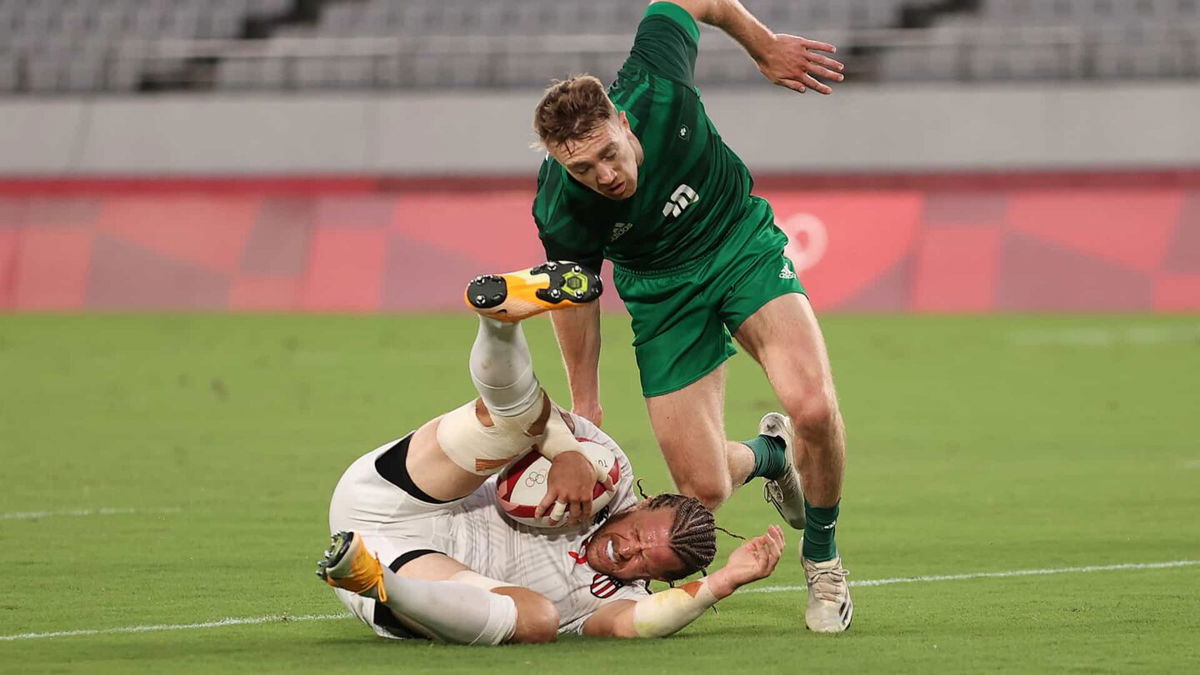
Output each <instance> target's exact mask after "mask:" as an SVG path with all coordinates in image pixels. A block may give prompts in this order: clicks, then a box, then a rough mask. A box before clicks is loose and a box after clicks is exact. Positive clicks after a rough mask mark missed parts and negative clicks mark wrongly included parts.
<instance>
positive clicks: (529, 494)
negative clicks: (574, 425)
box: [496, 438, 621, 528]
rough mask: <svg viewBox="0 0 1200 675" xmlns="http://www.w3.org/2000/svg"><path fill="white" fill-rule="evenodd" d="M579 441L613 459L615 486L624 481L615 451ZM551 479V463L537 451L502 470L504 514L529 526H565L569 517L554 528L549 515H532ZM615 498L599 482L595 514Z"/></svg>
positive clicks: (498, 488)
mask: <svg viewBox="0 0 1200 675" xmlns="http://www.w3.org/2000/svg"><path fill="white" fill-rule="evenodd" d="M578 440H579V443H580V445H589V446H591V447H590V449H591V450H593V451H599V454H600V455H601V456H603V457H605V458H610V459H608V463H609V469H608V477H609V478H610V479H611V480H612V482H613V485H616V484H617V481H619V480H620V479H621V467H620V466H619V465H618V464H617V458H616V456H615V455H613V453H612V451H611V450H609V449H608V448H606V447H604V446H603V445H600V444H599V443H595V442H593V441H587V440H584V439H582V438H580V439H578ZM549 476H550V460H548V459H546V458H545V457H543V456H542V455H541V454H540V453H539V452H538V451H537V449H536V448H535V449H533V450H530V451H529V452H527V453H525V455H523V456H522V457H521V458H520V459H518V460H517V461H515V462H513V463H512V464H510V465H509V467H508V468H507V469H505V470H504V471H502V472H501V473H500V476H499V478H498V480H497V482H496V496H497V497H498V498H499V502H500V508H501V509H502V510H503V511H504V513H505V515H507V516H508V517H509V518H512V519H513V520H515V521H517V522H518V523H522V524H525V525H529V526H530V527H540V528H556V527H563V526H564V525H566V522H567V519H566V518H563V519H562V521H560V522H559V523H558V524H557V525H551V524H550V523H549V520H550V517H549V513H546V514H545V515H543V516H542V517H541V518H534V516H533V514H534V511H535V510H536V509H537V505H538V504H540V503H541V502H542V499H543V498H544V497H545V496H546V479H547V478H548V477H549ZM612 496H613V493H611V492H609V491H608V490H605V489H604V484H603V483H600V482H597V483H596V486H595V488H594V489H593V490H592V515H593V516H594V515H596V514H597V513H599V512H600V509H602V508H604V507H605V506H607V505H608V502H609V501H610V500H612Z"/></svg>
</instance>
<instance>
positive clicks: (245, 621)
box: [0, 614, 353, 642]
mask: <svg viewBox="0 0 1200 675" xmlns="http://www.w3.org/2000/svg"><path fill="white" fill-rule="evenodd" d="M352 616H353V614H309V615H307V616H286V615H273V616H252V617H245V618H240V619H236V618H228V619H221V620H219V621H205V622H203V623H175V624H159V625H157V626H124V627H121V628H95V629H90V630H63V631H56V632H53V633H19V634H17V635H0V642H3V641H11V640H37V639H40V638H52V637H74V636H76V635H111V634H113V633H150V632H154V631H160V630H192V629H194V628H220V627H221V626H246V625H253V624H258V623H291V622H292V621H326V620H329V619H346V618H350V617H352Z"/></svg>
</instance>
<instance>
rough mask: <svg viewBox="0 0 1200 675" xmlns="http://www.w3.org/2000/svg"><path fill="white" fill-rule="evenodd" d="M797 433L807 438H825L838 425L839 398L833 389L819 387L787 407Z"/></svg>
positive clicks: (789, 403) (797, 398)
mask: <svg viewBox="0 0 1200 675" xmlns="http://www.w3.org/2000/svg"><path fill="white" fill-rule="evenodd" d="M785 407H786V408H787V411H788V416H790V417H791V418H792V424H793V425H795V428H796V433H797V434H799V435H800V436H802V437H805V438H814V437H823V436H828V435H829V434H830V433H832V432H833V431H834V430H835V429H836V428H837V425H838V423H839V422H838V406H837V398H836V397H835V396H834V394H833V391H832V390H831V389H827V388H825V387H817V388H815V389H813V390H811V391H808V392H806V393H804V394H803V395H801V396H797V397H795V398H794V399H792V400H790V401H788V402H787V405H786V406H785Z"/></svg>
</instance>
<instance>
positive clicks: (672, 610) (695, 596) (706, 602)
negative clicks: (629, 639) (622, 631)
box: [633, 577, 717, 637]
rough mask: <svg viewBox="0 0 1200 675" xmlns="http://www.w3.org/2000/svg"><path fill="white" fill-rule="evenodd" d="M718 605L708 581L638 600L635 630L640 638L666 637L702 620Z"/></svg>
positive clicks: (634, 622) (700, 581)
mask: <svg viewBox="0 0 1200 675" xmlns="http://www.w3.org/2000/svg"><path fill="white" fill-rule="evenodd" d="M715 604H717V597H716V596H715V595H713V593H712V590H711V589H709V587H708V577H705V578H703V579H700V580H699V581H692V582H690V583H687V584H684V585H683V586H679V587H678V588H669V589H667V590H665V591H660V592H658V593H655V594H653V595H651V596H650V597H648V598H642V599H641V600H638V602H637V604H636V605H634V608H633V629H634V630H635V631H637V634H638V637H666V636H668V635H670V634H672V633H674V632H676V631H678V630H679V629H681V628H683V627H684V626H686V625H688V624H689V623H691V622H693V621H695V620H696V619H698V618H700V615H701V614H703V613H704V610H706V609H708V608H709V607H712V606H713V605H715Z"/></svg>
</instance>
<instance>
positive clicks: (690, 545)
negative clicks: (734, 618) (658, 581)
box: [637, 480, 742, 581]
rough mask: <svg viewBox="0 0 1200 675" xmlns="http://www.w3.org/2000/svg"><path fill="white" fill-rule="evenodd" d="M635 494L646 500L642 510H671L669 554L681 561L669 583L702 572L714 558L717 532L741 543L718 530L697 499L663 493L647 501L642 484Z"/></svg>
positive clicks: (710, 515)
mask: <svg viewBox="0 0 1200 675" xmlns="http://www.w3.org/2000/svg"><path fill="white" fill-rule="evenodd" d="M637 488H638V492H640V493H641V495H642V498H643V499H645V500H646V502H645V505H644V506H643V507H642V508H644V509H650V510H654V509H674V510H675V519H674V520H673V521H672V522H671V531H670V542H671V550H672V551H673V552H674V553H675V555H677V556H679V559H680V560H682V561H683V568H682V569H680V570H679V571H677V572H675V573H673V574H670V575H668V578H667V580H668V581H675V580H678V579H683V578H684V577H688V576H691V575H693V574H695V573H696V572H701V571H703V572H704V573H705V574H708V572H707V571H706V568H707V567H708V566H709V565H710V564H711V563H712V561H713V558H715V557H716V555H717V530H721V531H722V532H724V533H726V534H728V535H730V536H733V537H737V538H738V539H742V537H740V536H738V535H736V534H733V533H732V532H730V531H729V530H726V529H725V528H723V527H718V526H717V520H716V517H714V516H713V512H712V511H710V510H709V509H708V507H706V506H705V505H704V504H703V503H701V502H700V500H699V499H696V498H695V497H685V496H684V495H678V494H670V493H664V494H660V495H655V496H653V497H649V498H647V497H646V493H645V492H644V491H643V490H642V482H641V481H640V480H639V481H638V482H637Z"/></svg>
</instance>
